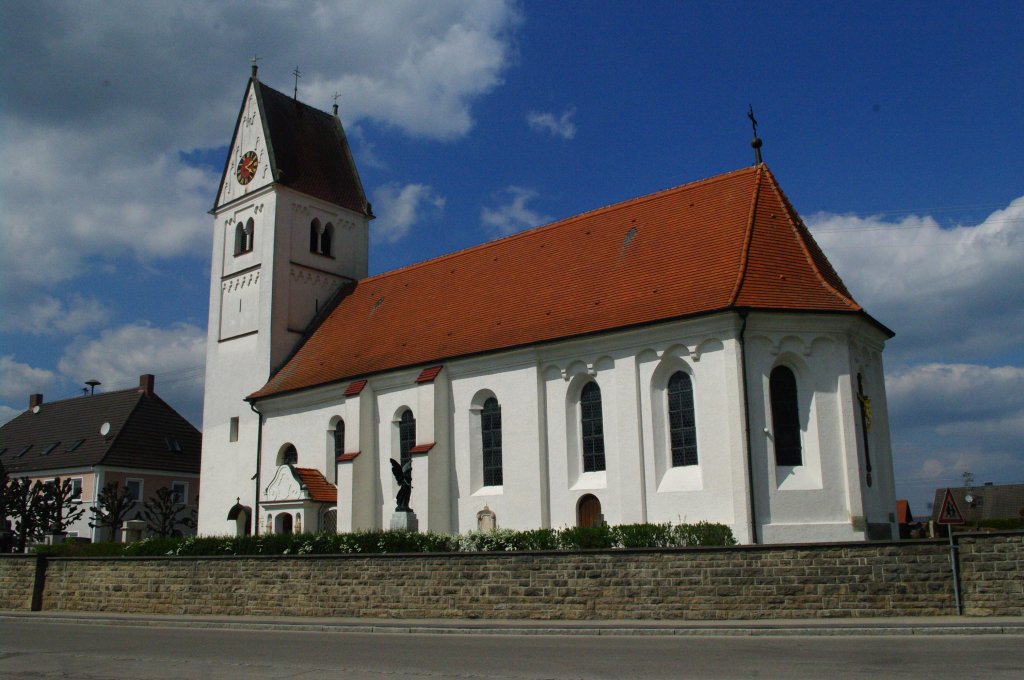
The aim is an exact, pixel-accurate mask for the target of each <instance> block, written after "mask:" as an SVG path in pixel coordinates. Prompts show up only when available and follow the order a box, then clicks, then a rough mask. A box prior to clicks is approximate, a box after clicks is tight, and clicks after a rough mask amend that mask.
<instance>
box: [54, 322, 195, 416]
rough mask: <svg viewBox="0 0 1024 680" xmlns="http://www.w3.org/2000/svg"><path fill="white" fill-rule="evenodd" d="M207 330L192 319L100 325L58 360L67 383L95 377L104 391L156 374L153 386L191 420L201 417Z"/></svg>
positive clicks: (131, 384)
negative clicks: (95, 335) (163, 325)
mask: <svg viewBox="0 0 1024 680" xmlns="http://www.w3.org/2000/svg"><path fill="white" fill-rule="evenodd" d="M205 363H206V331H205V330H203V329H202V328H198V327H197V326H193V325H191V324H185V323H178V324H174V325H173V326H171V327H170V328H156V327H154V326H150V325H148V324H128V325H124V326H120V327H118V328H112V329H107V330H104V331H103V332H102V333H100V336H99V337H98V338H93V339H87V338H79V339H77V340H75V341H74V342H72V343H71V345H69V346H68V348H67V349H66V350H65V352H64V356H63V357H61V359H60V362H59V363H58V369H59V370H60V372H61V373H62V374H63V375H64V376H65V377H66V378H67V379H68V380H69V381H70V382H72V383H74V384H79V385H80V384H82V383H84V382H85V381H86V380H89V379H96V380H99V381H100V382H102V383H103V387H102V389H103V390H104V391H113V390H118V389H126V388H129V387H132V386H134V385H138V382H139V376H140V375H142V374H143V373H152V374H154V375H155V376H156V391H157V393H158V394H159V395H160V396H161V397H163V398H164V400H165V401H167V402H169V403H170V404H171V405H172V406H174V407H175V408H177V409H178V410H179V412H181V414H182V415H183V416H185V417H186V418H188V419H189V420H191V421H192V422H193V423H194V424H197V425H198V424H199V423H200V422H201V415H202V398H203V375H204V372H203V366H204V364H205Z"/></svg>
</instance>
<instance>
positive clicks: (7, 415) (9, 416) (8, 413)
mask: <svg viewBox="0 0 1024 680" xmlns="http://www.w3.org/2000/svg"><path fill="white" fill-rule="evenodd" d="M22 412H23V410H19V409H16V408H11V407H10V406H4V405H3V404H0V425H3V424H5V423H7V422H10V421H12V420H14V418H15V416H18V415H20V414H21V413H22Z"/></svg>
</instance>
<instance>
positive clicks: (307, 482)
mask: <svg viewBox="0 0 1024 680" xmlns="http://www.w3.org/2000/svg"><path fill="white" fill-rule="evenodd" d="M295 474H297V475H298V476H299V480H300V481H301V482H302V486H304V487H306V491H308V492H309V497H310V498H311V499H313V500H314V501H320V502H321V503H337V502H338V487H336V486H334V485H333V484H331V483H330V482H328V481H327V478H326V477H324V475H323V473H322V472H320V471H319V470H317V469H314V468H300V467H297V468H295Z"/></svg>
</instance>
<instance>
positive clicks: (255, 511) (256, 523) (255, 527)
mask: <svg viewBox="0 0 1024 680" xmlns="http://www.w3.org/2000/svg"><path fill="white" fill-rule="evenodd" d="M249 408H250V409H252V412H253V413H255V414H256V417H257V418H259V419H260V427H259V429H258V430H257V431H256V474H255V475H253V476H252V478H253V479H255V480H256V498H255V502H254V503H253V504H252V535H253V536H259V535H260V468H261V467H262V463H261V459H262V457H263V414H262V413H260V412H259V410H257V409H256V403H255V402H252V401H250V402H249Z"/></svg>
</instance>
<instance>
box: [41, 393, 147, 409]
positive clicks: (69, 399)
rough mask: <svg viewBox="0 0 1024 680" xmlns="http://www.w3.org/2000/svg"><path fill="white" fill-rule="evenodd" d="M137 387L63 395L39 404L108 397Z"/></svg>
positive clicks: (45, 404) (50, 404)
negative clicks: (61, 397)
mask: <svg viewBox="0 0 1024 680" xmlns="http://www.w3.org/2000/svg"><path fill="white" fill-rule="evenodd" d="M138 389H139V388H138V387H125V388H124V389H120V390H111V391H109V392H100V393H99V394H87V395H81V394H76V395H75V396H73V397H64V398H63V399H55V400H53V401H44V402H42V404H40V405H41V406H44V407H45V406H53V405H54V404H63V403H65V402H68V401H75V400H76V399H92V398H94V397H110V396H114V395H116V394H123V393H125V392H136V391H138ZM25 411H28V409H25Z"/></svg>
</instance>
